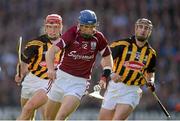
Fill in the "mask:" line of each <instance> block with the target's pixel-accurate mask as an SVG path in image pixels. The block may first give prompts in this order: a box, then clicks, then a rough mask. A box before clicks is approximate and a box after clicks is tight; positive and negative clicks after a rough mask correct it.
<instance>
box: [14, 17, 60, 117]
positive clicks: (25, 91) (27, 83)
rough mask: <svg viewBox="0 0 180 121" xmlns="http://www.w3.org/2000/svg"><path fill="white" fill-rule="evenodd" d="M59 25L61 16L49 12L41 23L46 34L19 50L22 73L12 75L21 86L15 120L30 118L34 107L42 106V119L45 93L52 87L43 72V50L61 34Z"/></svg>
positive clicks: (57, 57) (58, 58)
mask: <svg viewBox="0 0 180 121" xmlns="http://www.w3.org/2000/svg"><path fill="white" fill-rule="evenodd" d="M62 27H63V26H62V18H61V16H60V15H57V14H50V15H48V16H47V17H46V19H45V23H44V29H45V33H44V34H43V35H41V36H39V37H36V38H34V39H32V40H30V41H28V43H27V44H26V46H25V48H24V51H23V52H22V55H21V58H22V62H21V63H20V66H21V68H20V70H21V73H20V74H19V73H17V74H16V76H15V81H16V82H17V84H18V85H20V84H21V85H22V89H21V107H22V112H21V114H20V116H19V117H18V120H32V119H33V118H34V112H35V110H36V109H38V108H40V107H41V109H42V119H44V106H43V105H44V104H45V103H46V101H47V92H48V91H49V90H50V88H51V84H50V83H49V78H48V76H47V73H46V72H47V66H46V62H45V53H46V51H47V50H48V49H49V48H50V47H51V46H52V44H53V43H54V42H55V40H56V39H58V38H60V37H61V34H62ZM60 57H61V56H60V53H58V54H57V55H56V59H55V62H54V65H55V66H56V65H57V64H58V63H59V61H60ZM23 78H24V79H23Z"/></svg>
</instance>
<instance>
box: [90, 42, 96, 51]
mask: <svg viewBox="0 0 180 121" xmlns="http://www.w3.org/2000/svg"><path fill="white" fill-rule="evenodd" d="M95 49H96V42H91V50H95Z"/></svg>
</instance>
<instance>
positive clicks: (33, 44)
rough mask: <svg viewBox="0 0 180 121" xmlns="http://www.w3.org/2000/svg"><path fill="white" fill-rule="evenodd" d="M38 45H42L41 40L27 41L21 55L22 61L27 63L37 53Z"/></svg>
mask: <svg viewBox="0 0 180 121" xmlns="http://www.w3.org/2000/svg"><path fill="white" fill-rule="evenodd" d="M40 46H43V42H41V41H38V40H33V41H30V42H28V43H27V44H26V47H25V49H24V51H23V53H22V55H21V58H22V61H23V62H25V63H27V64H29V63H30V62H31V59H32V58H33V57H35V56H36V55H38V49H39V47H40Z"/></svg>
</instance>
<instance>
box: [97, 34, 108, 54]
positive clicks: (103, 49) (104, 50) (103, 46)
mask: <svg viewBox="0 0 180 121" xmlns="http://www.w3.org/2000/svg"><path fill="white" fill-rule="evenodd" d="M97 39H98V42H99V43H98V48H99V51H100V53H101V55H102V57H105V56H107V55H110V53H111V50H110V47H109V46H108V41H107V39H106V38H105V36H104V35H103V34H102V33H100V32H99V33H98V34H97Z"/></svg>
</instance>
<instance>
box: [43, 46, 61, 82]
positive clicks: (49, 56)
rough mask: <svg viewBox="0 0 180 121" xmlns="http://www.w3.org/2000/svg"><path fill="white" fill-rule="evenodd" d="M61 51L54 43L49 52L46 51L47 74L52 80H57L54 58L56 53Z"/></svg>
mask: <svg viewBox="0 0 180 121" xmlns="http://www.w3.org/2000/svg"><path fill="white" fill-rule="evenodd" d="M58 51H60V49H59V48H58V47H57V46H56V45H53V46H52V47H51V48H50V49H49V50H48V51H47V52H46V63H47V68H48V71H47V74H48V77H49V79H50V80H55V79H56V71H55V69H54V59H55V54H56V53H57V52H58Z"/></svg>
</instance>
